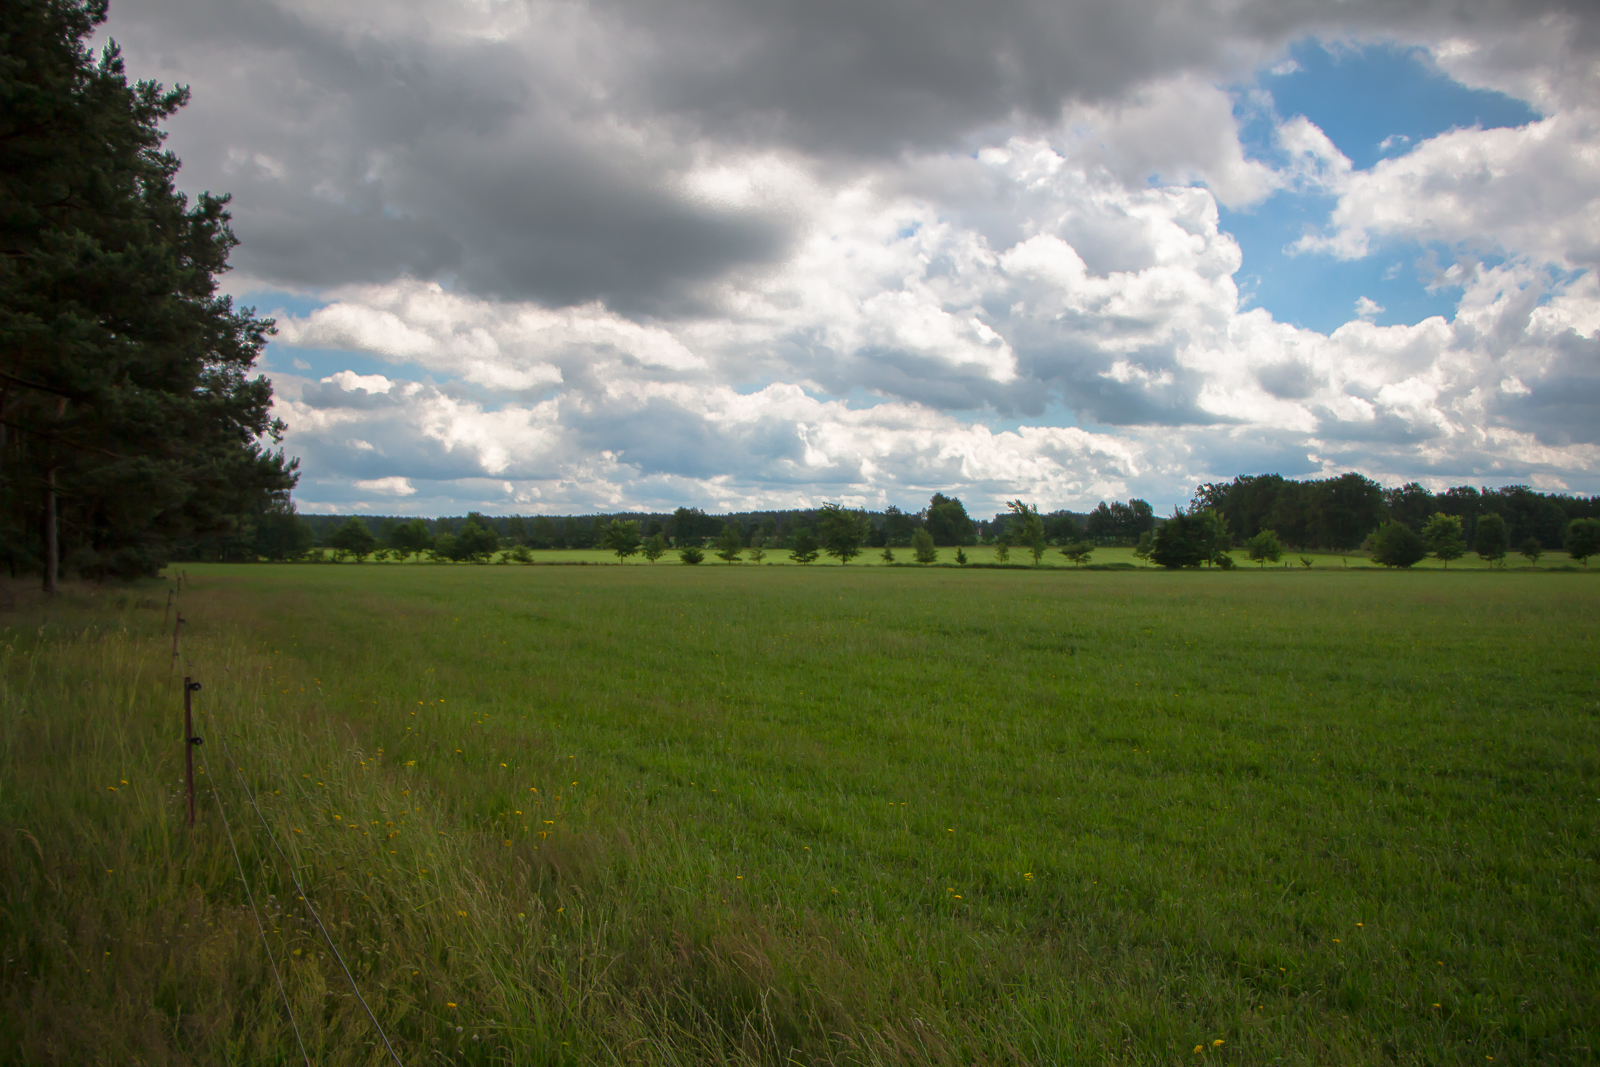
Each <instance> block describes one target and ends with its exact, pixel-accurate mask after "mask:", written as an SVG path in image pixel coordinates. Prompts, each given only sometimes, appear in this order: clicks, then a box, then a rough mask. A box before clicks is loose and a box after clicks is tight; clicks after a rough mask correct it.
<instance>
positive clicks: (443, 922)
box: [0, 553, 1600, 1067]
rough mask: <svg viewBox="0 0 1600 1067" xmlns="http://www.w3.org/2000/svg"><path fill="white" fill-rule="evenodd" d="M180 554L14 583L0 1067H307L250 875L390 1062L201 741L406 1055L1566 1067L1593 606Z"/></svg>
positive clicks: (1536, 597)
mask: <svg viewBox="0 0 1600 1067" xmlns="http://www.w3.org/2000/svg"><path fill="white" fill-rule="evenodd" d="M594 555H595V557H596V558H598V555H599V554H598V553H596V554H594ZM1108 555H1109V553H1108ZM1098 561H1099V558H1098V557H1097V562H1098ZM1548 561H1549V557H1546V562H1548ZM1563 562H1564V560H1563ZM1332 565H1333V566H1334V567H1335V568H1337V567H1338V566H1339V564H1338V562H1337V559H1336V558H1335V559H1334V560H1333V561H1332ZM186 570H187V572H188V575H189V579H190V580H189V583H188V586H187V588H186V589H185V591H184V592H183V593H182V595H181V597H180V598H179V607H180V608H181V610H182V612H183V614H184V615H185V617H186V618H187V620H188V623H187V627H186V628H187V632H186V633H185V635H184V638H183V643H182V649H181V655H180V663H179V665H178V666H177V667H176V669H172V668H171V666H170V664H171V638H170V634H165V633H163V632H161V622H162V611H163V608H164V606H165V601H166V595H167V594H166V589H167V588H168V586H166V585H163V584H160V583H153V584H151V585H148V586H141V587H136V588H134V589H126V588H124V589H112V588H110V587H108V588H106V589H105V590H101V591H95V590H93V589H73V590H70V591H69V592H68V593H66V594H64V595H63V596H61V597H59V598H58V599H57V600H56V602H54V603H53V604H49V605H42V604H40V603H38V602H37V601H36V600H34V599H32V598H30V597H27V596H22V595H21V594H19V593H18V591H17V590H15V589H13V590H12V591H11V595H12V598H13V601H14V602H13V604H12V605H11V607H10V609H9V610H8V611H7V612H6V613H5V618H4V620H3V622H4V623H5V624H6V629H5V630H4V631H3V633H0V659H3V662H4V670H3V672H0V678H3V685H4V688H3V690H0V700H3V702H4V710H3V713H0V814H3V820H4V825H5V828H6V842H5V849H6V851H5V852H4V854H3V860H0V943H3V953H4V958H3V963H0V1062H6V1063H63V1064H65V1063H72V1064H80V1063H82V1064H89V1063H95V1064H100V1063H104V1064H130V1063H135V1062H136V1063H139V1064H141V1065H146V1067H150V1065H156V1064H169V1063H170V1064H176V1063H205V1064H216V1063H234V1064H278V1063H284V1064H292V1063H300V1062H303V1060H302V1057H301V1053H300V1051H299V1048H298V1046H297V1043H296V1038H295V1035H294V1032H293V1031H292V1030H291V1029H290V1025H289V1021H288V1020H289V1015H288V1012H287V1011H286V1010H285V1007H284V1003H283V999H282V996H281V995H280V993H279V990H278V986H277V984H276V982H275V980H274V977H273V971H272V970H271V968H270V967H269V963H268V959H269V957H268V951H267V950H266V949H264V948H263V943H262V937H261V935H260V934H259V933H258V930H257V926H256V920H255V918H253V916H252V909H251V905H250V901H251V899H252V898H251V897H250V896H247V895H246V887H247V886H248V888H249V890H250V891H251V893H252V894H253V900H254V903H255V905H256V906H257V907H258V908H259V909H260V914H261V917H262V920H263V923H264V929H265V931H266V942H267V944H268V945H269V946H270V950H271V954H272V959H274V960H275V961H276V963H277V966H278V969H279V971H280V972H281V974H282V979H283V983H284V987H285V990H286V993H287V996H288V998H289V1000H290V1002H291V1003H292V1005H293V1012H294V1018H295V1019H296V1020H297V1021H298V1025H299V1028H300V1032H301V1035H302V1039H303V1041H304V1043H305V1045H306V1047H307V1050H308V1053H307V1056H308V1058H309V1059H310V1061H311V1062H314V1063H317V1064H354V1063H361V1064H378V1063H383V1062H392V1061H391V1060H387V1058H386V1057H387V1053H386V1052H385V1051H384V1050H383V1048H382V1046H381V1045H379V1044H377V1043H376V1041H377V1039H376V1036H375V1031H374V1030H373V1027H372V1025H371V1023H370V1022H369V1021H368V1019H367V1017H366V1015H365V1013H364V1011H363V1009H362V1007H361V1004H360V1003H359V1002H358V1001H357V1000H356V999H355V998H354V997H352V996H351V994H350V987H349V984H348V983H347V982H346V980H345V978H344V975H343V973H342V971H341V970H340V968H339V966H338V964H337V962H336V961H335V960H333V959H332V958H331V957H330V955H329V954H328V950H327V948H326V946H325V945H324V944H323V942H322V941H321V938H320V935H318V934H317V931H316V927H315V925H314V924H313V923H312V922H311V920H310V919H309V918H308V917H307V915H306V914H305V913H304V912H303V911H302V910H301V909H300V902H299V901H298V900H297V899H296V898H297V897H298V896H299V894H298V893H297V891H296V890H295V888H294V883H293V882H291V880H290V878H289V876H288V870H289V868H288V866H287V865H286V864H285V863H284V862H283V861H282V860H280V859H279V858H278V856H277V854H276V853H275V852H274V851H273V849H272V847H271V845H270V844H269V843H268V840H267V836H266V833H265V832H264V830H263V823H262V821H259V820H258V819H257V816H256V813H255V812H254V811H253V810H252V808H251V807H250V805H249V804H248V802H247V801H246V799H245V796H244V793H243V789H242V786H241V783H240V779H239V778H236V777H234V776H233V774H232V773H231V771H230V763H229V760H228V758H227V753H231V755H232V756H233V757H234V758H235V759H236V760H237V761H238V764H239V765H241V767H242V771H243V775H242V776H243V780H244V781H245V782H247V783H248V784H249V786H250V787H251V789H252V790H254V792H255V793H256V795H257V796H258V801H259V807H260V811H261V818H262V820H264V821H265V823H266V824H268V825H270V826H271V827H272V830H273V833H274V834H275V835H276V837H277V838H278V840H279V841H280V842H282V843H283V846H284V848H285V851H286V852H287V853H288V855H289V857H290V860H291V863H292V864H293V868H294V871H295V873H296V875H297V877H298V879H299V882H300V884H301V885H303V886H304V888H305V890H306V896H308V897H310V898H311V900H312V901H313V902H314V903H315V906H316V907H317V909H318V910H319V913H320V914H321V916H322V918H323V920H324V922H325V923H326V924H327V926H328V928H329V930H330V932H331V933H332V935H333V938H334V940H335V941H336V943H337V944H338V946H339V948H340V950H341V952H342V953H343V954H344V957H345V960H346V962H347V964H348V965H349V967H350V969H351V971H352V972H353V974H354V976H355V978H356V981H357V984H358V986H359V988H360V990H361V992H362V994H363V995H364V996H365V997H366V999H367V1001H368V1002H369V1003H370V1004H371V1006H372V1009H373V1010H374V1012H375V1013H376V1014H377V1017H378V1019H379V1020H380V1021H381V1022H382V1024H383V1027H384V1029H385V1031H386V1032H387V1034H388V1035H389V1037H390V1038H391V1040H392V1041H393V1042H394V1044H395V1048H396V1050H397V1051H398V1053H399V1054H400V1056H401V1058H402V1059H403V1060H404V1062H405V1063H407V1064H424V1063H426V1064H434V1063H481V1064H491V1063H493V1064H513V1063H515V1064H589V1063H608V1064H609V1063H619V1064H620V1063H640V1064H646V1063H649V1064H657V1063H660V1064H712V1063H727V1064H734V1063H739V1064H745V1063H762V1064H774V1065H776V1064H790V1063H794V1064H828V1063H840V1064H845V1063H849V1064H879V1063H883V1064H890V1063H894V1064H900V1063H907V1064H910V1063H918V1064H920V1063H937V1064H1001V1063H1004V1064H1038V1063H1070V1064H1105V1063H1141V1064H1179V1063H1186V1064H1224V1063H1227V1064H1263V1065H1264V1064H1278V1065H1290V1064H1307V1065H1310V1064H1318V1065H1326V1064H1369V1063H1397V1064H1440V1065H1444V1064H1471V1063H1489V1062H1492V1063H1493V1064H1494V1065H1495V1067H1500V1065H1503V1064H1508V1063H1509V1064H1522V1063H1539V1064H1588V1063H1593V1062H1594V1061H1595V1058H1596V1056H1595V1052H1594V1043H1595V1040H1596V1038H1597V1037H1600V1033H1597V1030H1600V1022H1597V1021H1600V977H1597V975H1600V967H1597V960H1600V679H1597V671H1596V667H1597V664H1600V648H1597V647H1596V640H1595V632H1596V621H1597V608H1600V580H1596V579H1593V578H1591V577H1590V576H1589V575H1587V574H1584V573H1570V572H1569V573H1535V572H1531V571H1530V572H1517V571H1514V570H1513V571H1508V572H1485V571H1482V570H1474V569H1471V568H1461V567H1459V566H1452V568H1451V570H1450V573H1448V574H1446V573H1440V572H1428V571H1423V572H1409V573H1407V572H1392V573H1391V572H1380V571H1374V570H1371V569H1361V570H1359V571H1355V572H1344V571H1342V570H1337V569H1331V570H1330V569H1317V570H1311V571H1304V570H1301V569H1300V568H1299V567H1298V566H1296V567H1295V568H1294V569H1292V570H1283V569H1268V570H1267V571H1265V572H1258V571H1256V570H1255V569H1254V568H1250V567H1242V568H1241V569H1240V570H1238V571H1235V572H1232V573H1222V572H1216V571H1204V572H1185V573H1165V572H1161V571H1156V570H1148V569H1141V570H1137V571H1114V572H1108V571H1078V572H1075V571H1073V570H1071V569H1070V568H1065V569H1053V570H1050V571H1047V572H1038V571H1031V570H1026V569H1020V570H970V569H969V570H959V569H943V568H941V569H932V570H928V569H917V568H886V567H859V566H852V567H850V568H848V569H846V568H839V567H836V566H833V567H826V568H824V567H820V566H819V567H815V568H812V569H809V570H808V569H804V568H800V567H794V566H783V567H759V568H758V567H752V566H748V565H745V566H741V567H733V566H727V565H723V564H720V563H716V564H713V563H712V562H711V561H708V562H707V563H706V564H703V565H701V566H699V567H697V568H689V567H683V566H671V565H665V564H660V565H656V566H654V567H651V566H650V565H648V564H638V565H634V564H630V565H628V566H624V567H617V566H611V567H521V566H509V567H497V566H483V567H474V566H405V567H400V566H337V567H335V566H268V565H259V566H238V567H225V566H198V565H189V566H188V567H187V568H186ZM185 672H188V673H192V674H193V675H194V676H195V677H196V678H198V679H199V680H200V681H201V682H202V683H203V685H204V689H203V690H202V691H201V693H200V694H199V698H198V708H199V709H200V718H199V721H198V723H197V732H198V733H200V734H201V735H202V736H204V738H205V743H204V744H203V745H202V746H201V747H200V748H199V750H198V753H197V754H198V755H199V756H200V757H201V762H200V766H201V768H202V771H204V770H205V768H206V767H207V766H209V773H202V774H201V776H200V778H199V781H200V783H201V788H200V791H199V796H198V802H199V803H200V805H201V807H200V818H199V820H198V822H197V825H196V827H195V828H194V830H193V831H192V832H191V831H189V830H187V829H186V828H185V826H184V821H183V817H182V796H181V786H180V784H179V780H180V778H181V766H182V756H183V753H182V748H183V746H182V744H181V737H182V734H181V727H180V722H181V717H180V709H181V694H180V692H179V684H178V682H177V680H176V679H177V678H178V677H179V676H181V675H182V674H184V673H185ZM224 746H226V753H225V751H224ZM212 783H214V784H215V786H216V794H215V796H213V794H212V792H211V784H212ZM224 817H225V818H226V822H224ZM230 834H231V837H232V839H233V841H235V842H236V847H237V849H238V855H239V857H240V859H239V864H240V866H242V868H243V870H244V873H245V880H244V881H241V879H240V875H239V872H238V870H237V869H236V866H235V860H234V854H233V852H232V851H231V850H230V844H229V842H230Z"/></svg>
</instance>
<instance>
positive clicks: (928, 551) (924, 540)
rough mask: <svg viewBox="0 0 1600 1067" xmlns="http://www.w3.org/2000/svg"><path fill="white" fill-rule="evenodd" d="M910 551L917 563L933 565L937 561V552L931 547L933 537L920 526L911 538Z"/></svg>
mask: <svg viewBox="0 0 1600 1067" xmlns="http://www.w3.org/2000/svg"><path fill="white" fill-rule="evenodd" d="M911 550H912V552H913V553H914V554H915V555H916V557H917V562H918V563H935V562H937V561H938V559H939V550H938V549H936V548H934V547H933V535H931V534H930V533H928V531H927V530H925V529H923V528H922V527H920V526H919V527H917V532H916V533H915V534H913V535H912V536H911Z"/></svg>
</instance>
